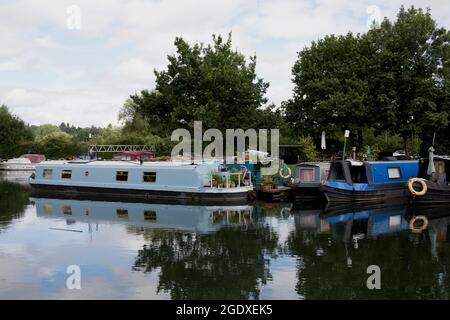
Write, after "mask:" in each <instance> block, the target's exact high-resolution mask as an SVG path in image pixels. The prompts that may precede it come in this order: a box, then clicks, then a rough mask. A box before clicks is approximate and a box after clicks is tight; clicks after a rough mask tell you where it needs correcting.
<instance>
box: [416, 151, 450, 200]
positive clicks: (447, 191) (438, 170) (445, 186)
mask: <svg viewBox="0 0 450 320" xmlns="http://www.w3.org/2000/svg"><path fill="white" fill-rule="evenodd" d="M429 168H432V171H434V172H430V171H429ZM449 181H450V157H449V156H437V155H433V158H432V165H431V166H430V159H429V158H423V159H421V160H420V161H419V174H418V177H417V178H412V179H410V180H409V181H408V190H409V193H410V196H411V199H412V202H413V203H419V204H420V203H424V204H425V203H427V204H439V203H450V186H449Z"/></svg>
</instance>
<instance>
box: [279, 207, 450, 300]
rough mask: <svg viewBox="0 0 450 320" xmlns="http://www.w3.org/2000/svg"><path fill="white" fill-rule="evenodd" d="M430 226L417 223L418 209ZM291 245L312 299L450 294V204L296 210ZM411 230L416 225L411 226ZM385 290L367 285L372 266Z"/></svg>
mask: <svg viewBox="0 0 450 320" xmlns="http://www.w3.org/2000/svg"><path fill="white" fill-rule="evenodd" d="M418 210H419V211H420V214H421V215H424V216H425V217H426V220H427V221H428V225H427V228H426V229H423V228H421V225H414V224H412V223H411V222H413V219H414V218H415V217H416V216H417V211H418ZM295 214H296V217H295V222H296V224H295V226H296V230H295V232H293V233H292V234H291V236H290V238H289V241H288V245H289V247H290V250H291V252H292V253H293V254H295V255H297V256H298V257H299V260H300V263H299V265H298V268H297V279H298V282H297V286H296V289H297V292H298V293H299V294H300V295H301V296H304V297H305V298H307V299H327V298H334V299H352V298H355V299H356V298H362V299H370V298H390V299H392V298H396V299H408V298H409V299H442V298H443V299H447V298H448V290H449V288H450V287H449V285H450V280H449V277H448V266H449V263H450V251H449V249H450V247H449V245H448V238H447V230H448V226H449V222H450V220H449V214H450V208H449V207H435V208H432V209H430V208H427V209H426V210H424V209H418V208H410V209H408V208H407V207H405V205H404V204H403V205H398V206H393V205H391V206H389V207H384V206H375V207H374V208H372V209H369V208H364V209H363V210H359V209H357V208H352V207H349V208H339V209H338V210H336V211H333V210H330V211H328V212H327V213H323V212H320V210H301V209H299V210H297V211H296V213H295ZM411 229H412V230H411ZM370 265H378V266H379V267H380V269H381V276H382V281H381V283H382V289H381V290H368V289H367V286H366V280H367V278H368V274H367V272H366V271H367V267H368V266H370Z"/></svg>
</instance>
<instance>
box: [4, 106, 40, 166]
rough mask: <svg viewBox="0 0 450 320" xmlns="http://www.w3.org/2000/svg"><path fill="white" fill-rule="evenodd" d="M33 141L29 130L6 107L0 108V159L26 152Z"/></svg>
mask: <svg viewBox="0 0 450 320" xmlns="http://www.w3.org/2000/svg"><path fill="white" fill-rule="evenodd" d="M32 140H33V135H32V133H31V130H30V128H29V127H28V126H27V125H26V124H25V123H24V122H23V121H22V120H21V119H20V118H19V117H17V116H16V115H13V114H11V112H10V111H9V109H8V107H6V106H5V105H2V106H0V141H1V143H0V158H3V159H8V158H11V157H15V156H19V155H20V154H22V153H24V152H27V151H28V150H27V149H28V145H29V142H30V141H32Z"/></svg>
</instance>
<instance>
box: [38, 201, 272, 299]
mask: <svg viewBox="0 0 450 320" xmlns="http://www.w3.org/2000/svg"><path fill="white" fill-rule="evenodd" d="M31 200H32V201H33V202H34V203H35V205H36V211H37V215H38V217H39V218H41V219H45V218H56V219H61V218H63V219H66V223H67V224H74V223H75V221H77V222H78V221H81V222H87V223H91V222H92V223H96V222H98V223H101V222H103V224H105V223H108V222H111V223H120V224H125V227H126V230H127V232H128V233H129V234H130V235H138V236H139V238H141V239H143V240H144V243H143V245H142V246H141V247H140V248H139V250H138V251H137V255H136V257H135V258H134V262H133V264H132V265H131V266H130V268H131V270H132V271H134V272H140V273H146V274H150V273H154V272H157V274H158V280H157V281H158V283H157V294H163V293H169V294H170V297H171V298H172V299H257V298H258V297H259V294H260V288H261V286H262V284H265V283H266V282H267V281H269V279H270V278H271V275H270V265H269V262H268V259H267V257H266V254H268V255H271V254H273V253H274V252H275V250H276V248H277V245H278V236H277V234H276V232H275V231H274V230H273V229H272V228H271V227H270V226H268V225H266V224H264V223H262V221H261V220H259V218H258V217H254V215H258V213H255V211H254V208H253V207H252V206H248V205H243V206H182V205H163V204H147V203H125V202H105V201H82V200H60V199H48V198H32V199H31ZM103 229H105V228H103Z"/></svg>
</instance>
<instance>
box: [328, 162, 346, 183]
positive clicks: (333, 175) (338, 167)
mask: <svg viewBox="0 0 450 320" xmlns="http://www.w3.org/2000/svg"><path fill="white" fill-rule="evenodd" d="M329 180H331V181H335V180H337V181H339V180H341V181H345V176H344V170H343V168H342V164H341V163H340V162H338V163H332V164H331V168H330V176H329Z"/></svg>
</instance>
